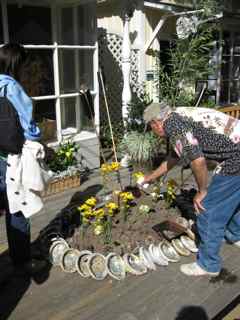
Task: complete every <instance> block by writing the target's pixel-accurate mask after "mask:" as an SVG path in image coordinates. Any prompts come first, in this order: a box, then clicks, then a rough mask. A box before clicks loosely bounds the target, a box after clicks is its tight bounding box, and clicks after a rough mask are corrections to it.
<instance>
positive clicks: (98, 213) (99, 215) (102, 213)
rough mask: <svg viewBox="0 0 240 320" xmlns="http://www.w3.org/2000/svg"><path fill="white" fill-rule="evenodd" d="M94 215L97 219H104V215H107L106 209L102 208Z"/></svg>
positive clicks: (95, 211)
mask: <svg viewBox="0 0 240 320" xmlns="http://www.w3.org/2000/svg"><path fill="white" fill-rule="evenodd" d="M94 215H95V216H96V217H97V218H102V217H104V215H105V212H104V209H103V208H100V209H97V210H94Z"/></svg>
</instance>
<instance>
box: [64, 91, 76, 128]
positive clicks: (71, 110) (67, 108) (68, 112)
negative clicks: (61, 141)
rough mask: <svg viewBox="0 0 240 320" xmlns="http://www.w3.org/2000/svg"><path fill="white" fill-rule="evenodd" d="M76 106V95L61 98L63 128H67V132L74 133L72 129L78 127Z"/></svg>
mask: <svg viewBox="0 0 240 320" xmlns="http://www.w3.org/2000/svg"><path fill="white" fill-rule="evenodd" d="M76 108H77V98H76V97H73V98H66V99H61V116H62V130H65V133H66V134H70V133H74V131H72V130H71V129H76V127H77V123H76ZM63 133H64V132H63Z"/></svg>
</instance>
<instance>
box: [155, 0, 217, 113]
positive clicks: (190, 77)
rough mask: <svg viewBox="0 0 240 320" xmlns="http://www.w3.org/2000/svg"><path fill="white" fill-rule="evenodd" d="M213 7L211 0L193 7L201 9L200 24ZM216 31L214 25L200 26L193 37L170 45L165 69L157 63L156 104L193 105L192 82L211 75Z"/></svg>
mask: <svg viewBox="0 0 240 320" xmlns="http://www.w3.org/2000/svg"><path fill="white" fill-rule="evenodd" d="M215 3H216V1H214V0H209V1H207V2H206V1H205V2H204V1H201V6H198V7H197V8H198V9H199V8H204V12H203V13H202V14H200V15H199V17H198V19H199V20H200V21H201V20H204V19H206V18H207V17H208V16H211V14H212V13H215V11H214V10H215V6H214V4H215ZM203 4H204V6H203ZM216 30H217V25H216V24H215V23H211V24H208V23H200V24H199V25H198V28H197V32H196V33H192V34H191V35H189V36H188V37H187V38H176V39H175V40H173V41H172V43H171V46H170V49H169V51H168V52H167V55H168V61H169V62H168V64H167V65H163V64H162V63H161V60H158V59H157V65H156V70H155V73H156V77H155V78H156V83H155V85H156V87H157V89H158V91H159V99H160V100H165V101H166V102H167V103H169V104H170V105H171V106H173V107H176V106H180V105H193V101H194V98H195V97H194V95H195V93H194V88H195V83H196V81H197V80H201V79H208V77H209V75H210V74H212V73H213V71H214V70H213V69H214V67H213V66H212V65H210V63H209V59H210V53H211V50H212V49H213V48H214V46H215V34H216Z"/></svg>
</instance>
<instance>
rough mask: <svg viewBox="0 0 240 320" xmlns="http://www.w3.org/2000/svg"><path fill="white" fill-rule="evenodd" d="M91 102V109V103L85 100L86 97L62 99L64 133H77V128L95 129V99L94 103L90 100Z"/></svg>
mask: <svg viewBox="0 0 240 320" xmlns="http://www.w3.org/2000/svg"><path fill="white" fill-rule="evenodd" d="M90 104H91V110H89V105H88V104H86V103H85V102H84V99H80V98H79V97H72V98H64V99H61V117H62V130H63V132H62V133H63V135H64V134H72V133H75V132H76V130H77V128H78V131H79V130H86V131H94V125H93V121H92V114H93V101H92V103H91V101H90ZM77 117H78V118H77Z"/></svg>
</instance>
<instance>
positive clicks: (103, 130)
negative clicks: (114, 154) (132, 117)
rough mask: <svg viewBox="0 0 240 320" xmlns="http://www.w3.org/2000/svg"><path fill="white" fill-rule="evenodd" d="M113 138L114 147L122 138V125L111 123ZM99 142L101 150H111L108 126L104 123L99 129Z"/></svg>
mask: <svg viewBox="0 0 240 320" xmlns="http://www.w3.org/2000/svg"><path fill="white" fill-rule="evenodd" d="M112 130H113V137H114V141H115V143H116V145H118V143H119V142H120V140H121V139H122V137H123V133H124V132H123V124H122V123H113V124H112ZM100 142H101V147H102V148H109V149H112V138H111V132H110V128H109V125H108V124H107V123H104V124H102V125H101V127H100Z"/></svg>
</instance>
